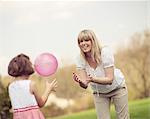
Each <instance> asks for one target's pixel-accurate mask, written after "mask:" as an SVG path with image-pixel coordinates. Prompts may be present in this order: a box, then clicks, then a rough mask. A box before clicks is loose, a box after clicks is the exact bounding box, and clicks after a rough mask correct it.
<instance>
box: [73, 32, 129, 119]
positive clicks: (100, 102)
mask: <svg viewBox="0 0 150 119" xmlns="http://www.w3.org/2000/svg"><path fill="white" fill-rule="evenodd" d="M78 46H79V48H80V52H81V54H80V56H79V57H78V59H77V73H74V79H75V81H77V82H78V83H79V84H80V86H81V87H83V88H87V86H88V84H89V83H90V85H91V88H92V90H93V96H94V102H95V107H96V112H97V117H98V119H110V103H111V100H112V101H113V103H114V105H115V110H116V114H117V119H129V113H128V92H127V87H126V84H125V80H124V76H123V74H122V73H121V71H120V70H119V69H116V68H115V65H114V57H113V54H112V53H111V51H110V49H109V48H108V47H103V48H102V47H101V46H100V44H99V43H98V40H97V38H96V36H95V34H94V32H93V31H91V30H83V31H81V32H80V33H79V36H78Z"/></svg>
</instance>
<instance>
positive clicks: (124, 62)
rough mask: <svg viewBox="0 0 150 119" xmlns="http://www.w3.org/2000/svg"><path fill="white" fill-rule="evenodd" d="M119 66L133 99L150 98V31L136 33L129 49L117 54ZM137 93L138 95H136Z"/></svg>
mask: <svg viewBox="0 0 150 119" xmlns="http://www.w3.org/2000/svg"><path fill="white" fill-rule="evenodd" d="M116 59H117V62H118V64H117V65H118V66H119V67H121V69H122V70H123V72H124V74H125V76H126V78H127V83H128V85H129V92H130V96H133V97H132V98H145V97H149V96H150V70H149V68H150V31H149V30H145V31H144V32H142V33H136V34H134V35H133V37H131V42H129V44H128V47H125V48H124V49H122V50H121V49H119V50H118V52H117V54H116ZM135 92H136V93H135Z"/></svg>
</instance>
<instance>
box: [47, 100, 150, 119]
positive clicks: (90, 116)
mask: <svg viewBox="0 0 150 119" xmlns="http://www.w3.org/2000/svg"><path fill="white" fill-rule="evenodd" d="M129 109H130V117H131V119H150V98H148V99H143V100H137V101H132V102H130V103H129ZM111 117H112V119H115V110H114V107H113V106H112V107H111ZM47 119H96V112H95V109H91V110H87V111H83V112H79V113H74V114H68V115H64V116H60V117H55V118H47Z"/></svg>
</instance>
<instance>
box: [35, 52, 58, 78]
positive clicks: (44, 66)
mask: <svg viewBox="0 0 150 119" xmlns="http://www.w3.org/2000/svg"><path fill="white" fill-rule="evenodd" d="M34 67H35V70H36V72H37V73H38V74H39V75H41V76H50V75H52V74H54V73H55V72H56V70H57V67H58V62H57V59H56V57H55V56H54V55H52V54H50V53H42V54H40V55H39V56H38V57H37V58H36V59H35V63H34Z"/></svg>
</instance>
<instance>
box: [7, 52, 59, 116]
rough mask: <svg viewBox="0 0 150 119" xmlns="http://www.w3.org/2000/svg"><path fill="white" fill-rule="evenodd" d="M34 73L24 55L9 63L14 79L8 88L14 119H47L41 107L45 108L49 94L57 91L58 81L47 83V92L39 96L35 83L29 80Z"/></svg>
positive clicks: (9, 69) (9, 70)
mask: <svg viewBox="0 0 150 119" xmlns="http://www.w3.org/2000/svg"><path fill="white" fill-rule="evenodd" d="M33 73H34V69H33V67H32V63H31V62H30V59H29V57H28V56H26V55H24V54H19V55H18V56H16V57H14V58H13V59H12V60H11V61H10V63H9V66H8V74H9V75H10V76H13V77H14V80H13V81H12V82H11V83H10V85H9V87H8V91H9V96H10V100H11V104H12V108H13V119H45V118H44V116H43V114H42V112H41V111H40V109H39V107H42V106H44V104H45V103H46V101H47V99H48V96H49V94H50V93H51V92H52V91H55V88H56V87H57V81H56V79H55V80H53V81H52V82H51V83H50V82H48V81H46V88H45V91H44V93H43V95H39V93H38V92H37V87H36V85H35V82H34V81H31V80H29V77H30V75H31V74H33Z"/></svg>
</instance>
